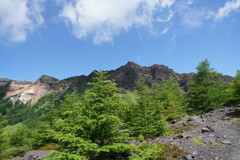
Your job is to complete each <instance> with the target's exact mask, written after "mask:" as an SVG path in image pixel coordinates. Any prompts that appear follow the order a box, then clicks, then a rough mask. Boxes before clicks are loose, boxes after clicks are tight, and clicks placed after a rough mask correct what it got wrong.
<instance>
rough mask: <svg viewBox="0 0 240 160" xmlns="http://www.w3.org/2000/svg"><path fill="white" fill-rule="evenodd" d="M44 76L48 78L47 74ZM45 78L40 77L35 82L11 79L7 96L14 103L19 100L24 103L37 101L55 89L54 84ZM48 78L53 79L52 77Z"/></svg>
mask: <svg viewBox="0 0 240 160" xmlns="http://www.w3.org/2000/svg"><path fill="white" fill-rule="evenodd" d="M44 78H46V76H44ZM44 78H40V79H39V80H37V81H36V82H34V83H33V82H25V81H11V83H10V84H9V86H8V89H7V92H6V95H5V98H10V100H11V101H12V102H13V103H14V102H16V101H17V100H20V101H21V102H23V103H27V102H31V104H34V103H36V102H37V101H38V99H40V98H41V97H43V96H45V95H47V94H49V93H50V92H52V91H53V90H54V89H53V88H54V85H52V84H51V83H50V82H46V81H44ZM48 79H50V80H51V77H50V78H48ZM54 80H55V82H56V83H57V82H58V80H56V79H54Z"/></svg>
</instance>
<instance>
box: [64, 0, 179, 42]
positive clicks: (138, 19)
mask: <svg viewBox="0 0 240 160" xmlns="http://www.w3.org/2000/svg"><path fill="white" fill-rule="evenodd" d="M174 2H175V1H174V0H121V1H117V0H98V1H96V0H75V1H74V2H67V3H65V5H64V7H63V9H62V11H61V13H60V17H61V18H62V19H63V20H64V21H65V22H66V24H67V25H68V26H69V27H70V28H71V29H72V30H73V34H74V35H75V36H76V37H77V38H86V37H88V36H92V37H93V42H94V43H95V44H100V43H102V42H112V41H113V38H114V37H115V36H116V35H118V34H119V33H121V32H124V31H128V30H129V29H131V28H134V27H139V26H145V27H149V28H151V27H152V23H153V21H155V18H154V14H155V12H156V11H157V12H159V11H161V10H162V9H164V8H169V7H171V6H172V5H173V3H174ZM171 14H172V13H171ZM171 18H172V17H171ZM168 21H169V20H168Z"/></svg>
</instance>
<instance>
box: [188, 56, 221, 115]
mask: <svg viewBox="0 0 240 160" xmlns="http://www.w3.org/2000/svg"><path fill="white" fill-rule="evenodd" d="M196 69H197V73H196V74H195V75H194V76H193V78H192V79H191V81H190V84H189V85H190V89H189V90H188V93H187V101H188V105H189V112H191V113H194V114H202V113H205V112H208V111H210V110H213V109H216V108H218V107H221V105H223V102H224V100H225V98H224V94H225V93H224V92H225V86H224V85H223V84H222V82H221V81H217V80H216V79H217V78H219V77H220V75H221V74H219V73H216V72H215V71H214V69H213V68H211V67H210V64H209V62H208V60H204V61H202V62H201V63H200V64H199V65H198V66H197V68H196Z"/></svg>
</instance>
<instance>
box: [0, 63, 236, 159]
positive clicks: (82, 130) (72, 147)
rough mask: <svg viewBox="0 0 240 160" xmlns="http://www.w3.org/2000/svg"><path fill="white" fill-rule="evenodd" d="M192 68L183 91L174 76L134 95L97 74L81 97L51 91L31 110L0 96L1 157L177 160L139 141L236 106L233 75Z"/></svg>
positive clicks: (176, 154)
mask: <svg viewBox="0 0 240 160" xmlns="http://www.w3.org/2000/svg"><path fill="white" fill-rule="evenodd" d="M196 70H197V71H196V74H194V75H193V77H192V78H191V80H190V82H189V84H188V85H189V87H190V88H189V90H188V91H187V92H184V91H183V90H182V89H181V88H180V87H179V83H178V82H177V80H176V79H174V78H170V79H167V80H165V81H163V82H161V83H159V84H156V85H154V86H151V87H149V86H148V85H147V84H146V83H145V79H144V78H141V79H140V80H139V81H138V82H137V90H135V91H129V90H123V89H121V88H118V87H117V86H116V84H115V83H113V82H112V81H110V80H108V76H107V72H105V71H103V70H100V71H98V72H95V74H96V77H95V78H94V81H93V82H90V83H88V87H87V89H86V90H85V91H84V92H80V91H78V90H74V91H72V92H71V93H66V94H64V95H59V94H58V93H56V92H52V93H51V94H49V95H47V96H45V97H42V98H41V99H40V100H39V101H38V102H37V103H36V104H34V105H31V103H27V104H23V103H22V102H20V101H17V102H15V103H14V104H12V102H11V101H9V100H8V99H4V98H3V97H4V94H3V95H0V159H6V160H7V159H12V158H13V157H16V156H17V155H19V154H22V153H24V152H25V151H27V150H52V151H51V154H50V155H48V156H47V157H46V159H57V160H115V159H118V160H121V159H129V160H164V159H173V160H174V159H176V160H177V159H179V158H180V157H184V156H186V153H185V151H183V150H182V149H181V148H178V147H177V146H175V145H169V144H160V143H154V144H149V143H147V142H146V141H145V140H148V139H155V138H158V137H162V136H167V135H170V134H171V133H174V132H175V130H173V129H172V128H169V127H168V124H169V123H171V122H172V121H177V120H179V119H181V117H183V116H185V115H202V114H204V113H207V112H209V111H212V110H215V109H218V108H221V107H222V106H236V105H238V104H240V70H238V71H237V72H236V75H235V77H234V78H233V80H232V81H231V82H230V83H226V82H225V80H218V78H219V77H220V76H221V74H220V73H218V72H216V71H215V70H214V68H211V66H210V63H209V62H208V60H204V61H202V62H200V63H199V65H198V66H197V67H196ZM135 141H137V142H140V143H139V145H134V143H132V142H135Z"/></svg>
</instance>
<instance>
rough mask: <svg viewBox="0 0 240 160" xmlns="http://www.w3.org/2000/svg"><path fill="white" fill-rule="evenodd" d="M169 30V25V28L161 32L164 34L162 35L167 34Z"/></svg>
mask: <svg viewBox="0 0 240 160" xmlns="http://www.w3.org/2000/svg"><path fill="white" fill-rule="evenodd" d="M168 30H169V27H168V28H165V29H164V30H162V31H161V34H162V35H163V34H166V33H167V32H168Z"/></svg>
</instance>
